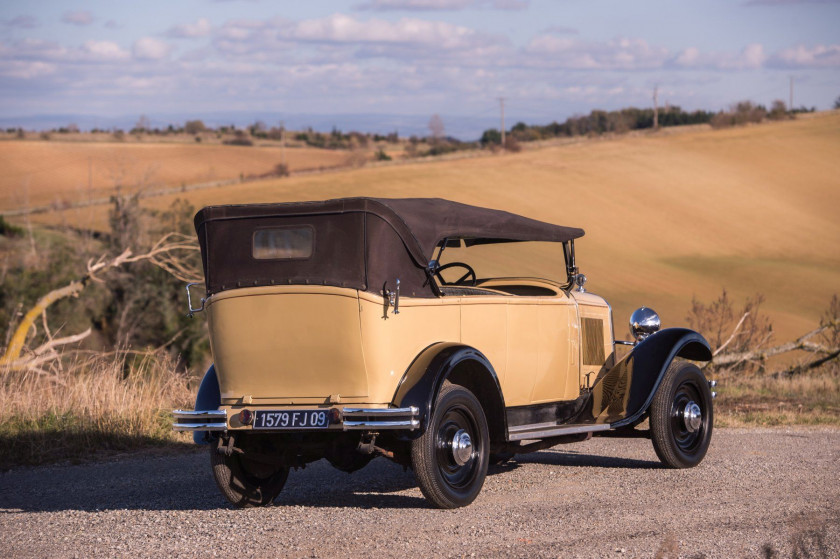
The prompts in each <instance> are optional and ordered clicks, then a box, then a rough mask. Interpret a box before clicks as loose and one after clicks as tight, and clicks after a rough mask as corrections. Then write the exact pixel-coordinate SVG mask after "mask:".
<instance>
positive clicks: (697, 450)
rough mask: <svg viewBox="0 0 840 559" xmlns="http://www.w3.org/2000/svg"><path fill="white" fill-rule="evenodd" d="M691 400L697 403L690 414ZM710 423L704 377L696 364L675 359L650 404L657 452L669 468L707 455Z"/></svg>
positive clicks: (709, 394) (711, 416) (687, 465)
mask: <svg viewBox="0 0 840 559" xmlns="http://www.w3.org/2000/svg"><path fill="white" fill-rule="evenodd" d="M692 403H693V404H695V405H696V406H697V407H696V408H694V409H693V411H694V412H695V413H691V408H693V406H692ZM698 410H699V414H700V417H699V418H697V417H696V412H697V411H698ZM698 419H699V420H698ZM713 425H714V410H713V406H712V392H711V390H710V389H709V383H708V382H707V381H706V377H705V376H704V375H703V373H702V372H701V371H700V369H699V368H698V367H697V366H696V365H693V364H691V363H687V362H685V361H674V362H673V363H671V365H670V366H669V367H668V370H667V371H666V372H665V377H664V378H663V379H662V384H660V385H659V389H658V390H657V391H656V395H655V396H654V397H653V402H652V403H651V406H650V432H651V440H652V441H653V448H654V450H655V451H656V455H657V456H658V457H659V459H660V460H661V461H662V463H663V464H665V465H666V466H668V467H670V468H693V467H694V466H696V465H697V464H699V463H700V462H701V461H702V460H703V457H704V456H706V451H707V450H708V448H709V442H710V441H711V440H712V428H713Z"/></svg>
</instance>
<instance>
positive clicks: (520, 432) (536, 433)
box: [508, 423, 610, 441]
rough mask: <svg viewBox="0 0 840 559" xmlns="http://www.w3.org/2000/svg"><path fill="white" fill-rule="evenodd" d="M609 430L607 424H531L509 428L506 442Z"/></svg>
mask: <svg viewBox="0 0 840 559" xmlns="http://www.w3.org/2000/svg"><path fill="white" fill-rule="evenodd" d="M609 429H610V425H609V423H599V424H596V425H557V424H556V423H533V424H530V425H518V426H516V427H509V428H508V440H509V441H528V440H536V439H546V438H548V437H557V436H560V435H575V434H577V433H593V432H595V431H608V430H609Z"/></svg>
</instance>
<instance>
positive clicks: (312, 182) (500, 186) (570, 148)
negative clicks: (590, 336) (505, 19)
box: [36, 111, 840, 339]
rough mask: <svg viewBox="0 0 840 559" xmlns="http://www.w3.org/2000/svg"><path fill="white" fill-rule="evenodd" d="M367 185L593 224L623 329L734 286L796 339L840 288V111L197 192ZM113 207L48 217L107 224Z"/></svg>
mask: <svg viewBox="0 0 840 559" xmlns="http://www.w3.org/2000/svg"><path fill="white" fill-rule="evenodd" d="M359 195H366V196H390V197H403V196H440V197H443V198H449V199H452V200H457V201H460V202H465V203H470V204H476V205H481V206H486V207H491V208H499V209H504V210H508V211H512V212H515V213H520V214H523V215H526V216H529V217H533V218H536V219H540V220H544V221H549V222H553V223H559V224H564V225H571V226H579V227H583V228H584V229H585V230H586V236H585V237H584V238H583V239H581V240H580V241H579V242H578V243H577V247H578V251H577V252H578V264H579V266H580V268H581V270H582V271H583V272H584V273H586V274H587V276H588V277H589V283H588V285H587V287H588V288H589V289H590V290H591V291H594V292H597V293H599V294H601V295H604V296H605V297H607V299H608V300H609V301H610V302H611V303H612V305H613V309H614V311H615V317H616V318H615V322H616V332H617V335H618V336H619V337H621V336H623V334H624V332H625V330H626V326H625V324H626V320H627V318H628V316H629V313H630V312H631V311H632V309H633V308H635V307H637V306H640V305H642V304H644V305H647V306H651V307H653V308H655V309H656V310H657V311H659V312H660V314H661V315H662V318H663V324H664V325H670V326H674V325H680V324H683V323H684V321H685V315H686V312H687V310H688V308H689V305H690V302H691V298H692V296H695V295H696V296H697V297H698V298H700V299H701V300H706V301H709V300H711V299H713V298H714V297H716V296H717V295H719V294H720V291H721V289H722V288H723V287H726V288H727V289H728V290H729V291H730V293H731V294H732V295H733V296H734V297H735V298H736V299H738V300H741V299H742V298H743V297H746V296H750V295H752V294H755V293H763V294H764V295H765V296H766V298H767V303H766V304H765V309H766V310H767V311H768V312H769V313H770V315H771V317H772V318H773V320H774V322H775V325H776V330H777V332H778V338H779V339H788V338H790V337H792V336H794V335H796V334H800V333H803V332H805V331H807V330H809V329H811V328H812V327H814V325H815V324H816V322H817V321H818V319H819V316H820V314H821V312H822V310H823V309H824V308H825V306H826V305H827V303H828V300H829V299H830V297H831V295H832V294H833V293H835V292H840V218H838V215H840V113H838V112H837V111H833V112H828V113H821V114H817V115H813V116H810V117H803V118H799V119H797V120H795V121H789V122H779V123H767V124H762V125H757V126H749V127H743V128H736V129H728V130H716V131H715V130H710V129H705V128H703V129H699V130H691V131H673V132H671V133H659V134H648V135H638V136H625V137H619V138H616V139H607V140H595V141H585V142H580V143H577V144H571V145H562V146H554V147H545V148H541V149H535V150H528V151H524V152H522V153H519V154H507V155H498V156H488V157H477V158H472V159H460V160H454V161H439V162H429V163H414V164H407V165H393V166H384V167H369V168H364V169H359V170H353V171H343V172H335V173H324V174H318V175H311V176H302V177H294V178H287V179H276V180H266V181H261V182H255V183H248V184H241V185H236V186H231V187H226V188H217V189H206V190H198V191H193V192H190V193H188V194H187V196H188V198H189V199H190V201H191V202H192V203H193V204H195V205H196V206H197V207H198V206H202V205H208V204H230V203H243V202H268V201H294V200H313V199H325V198H332V197H341V196H359ZM174 198H175V196H167V197H158V198H150V199H147V200H146V201H145V203H146V204H148V205H151V206H155V207H165V206H168V205H169V204H170V203H171V202H172V200H173V199H174ZM105 210H106V208H104V207H100V208H96V209H93V208H88V209H83V210H71V211H68V212H67V215H65V216H56V215H52V216H46V215H42V216H36V219H38V220H41V221H52V222H56V221H57V220H68V221H85V222H88V223H91V222H99V223H104V216H105V213H104V212H105ZM558 257H561V256H560V255H559V253H558Z"/></svg>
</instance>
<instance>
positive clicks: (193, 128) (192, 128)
mask: <svg viewBox="0 0 840 559" xmlns="http://www.w3.org/2000/svg"><path fill="white" fill-rule="evenodd" d="M206 129H207V127H206V126H204V122H202V121H200V120H188V121H187V122H185V123H184V132H186V133H187V134H198V133H199V132H204V131H205V130H206Z"/></svg>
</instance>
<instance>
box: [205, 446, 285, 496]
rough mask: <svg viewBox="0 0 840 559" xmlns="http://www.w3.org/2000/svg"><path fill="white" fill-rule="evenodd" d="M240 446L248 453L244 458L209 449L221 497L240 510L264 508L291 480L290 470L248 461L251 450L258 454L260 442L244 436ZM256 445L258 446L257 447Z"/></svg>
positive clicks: (214, 447)
mask: <svg viewBox="0 0 840 559" xmlns="http://www.w3.org/2000/svg"><path fill="white" fill-rule="evenodd" d="M240 437H241V438H242V440H241V441H240V440H237V446H240V447H241V448H243V449H244V450H245V455H242V454H233V455H231V456H226V455H225V454H221V453H219V452H218V449H217V447H216V446H215V445H211V446H210V464H211V465H212V466H213V477H214V478H215V479H216V485H218V486H219V489H220V490H221V492H222V495H224V496H225V498H226V499H227V500H228V501H230V502H231V503H232V504H233V505H234V506H236V507H239V508H248V507H264V506H267V505H270V504H271V503H272V502H273V501H274V499H275V498H276V497H277V495H279V494H280V491H282V490H283V486H284V485H286V480H287V479H288V477H289V467H288V466H278V465H273V464H264V463H261V462H257V461H254V460H249V459H248V458H247V453H248V450H249V449H250V450H252V451H257V452H258V451H259V448H260V445H259V444H258V443H259V441H250V440H249V439H247V438H245V437H244V436H241V435H240ZM255 443H256V444H255Z"/></svg>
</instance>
